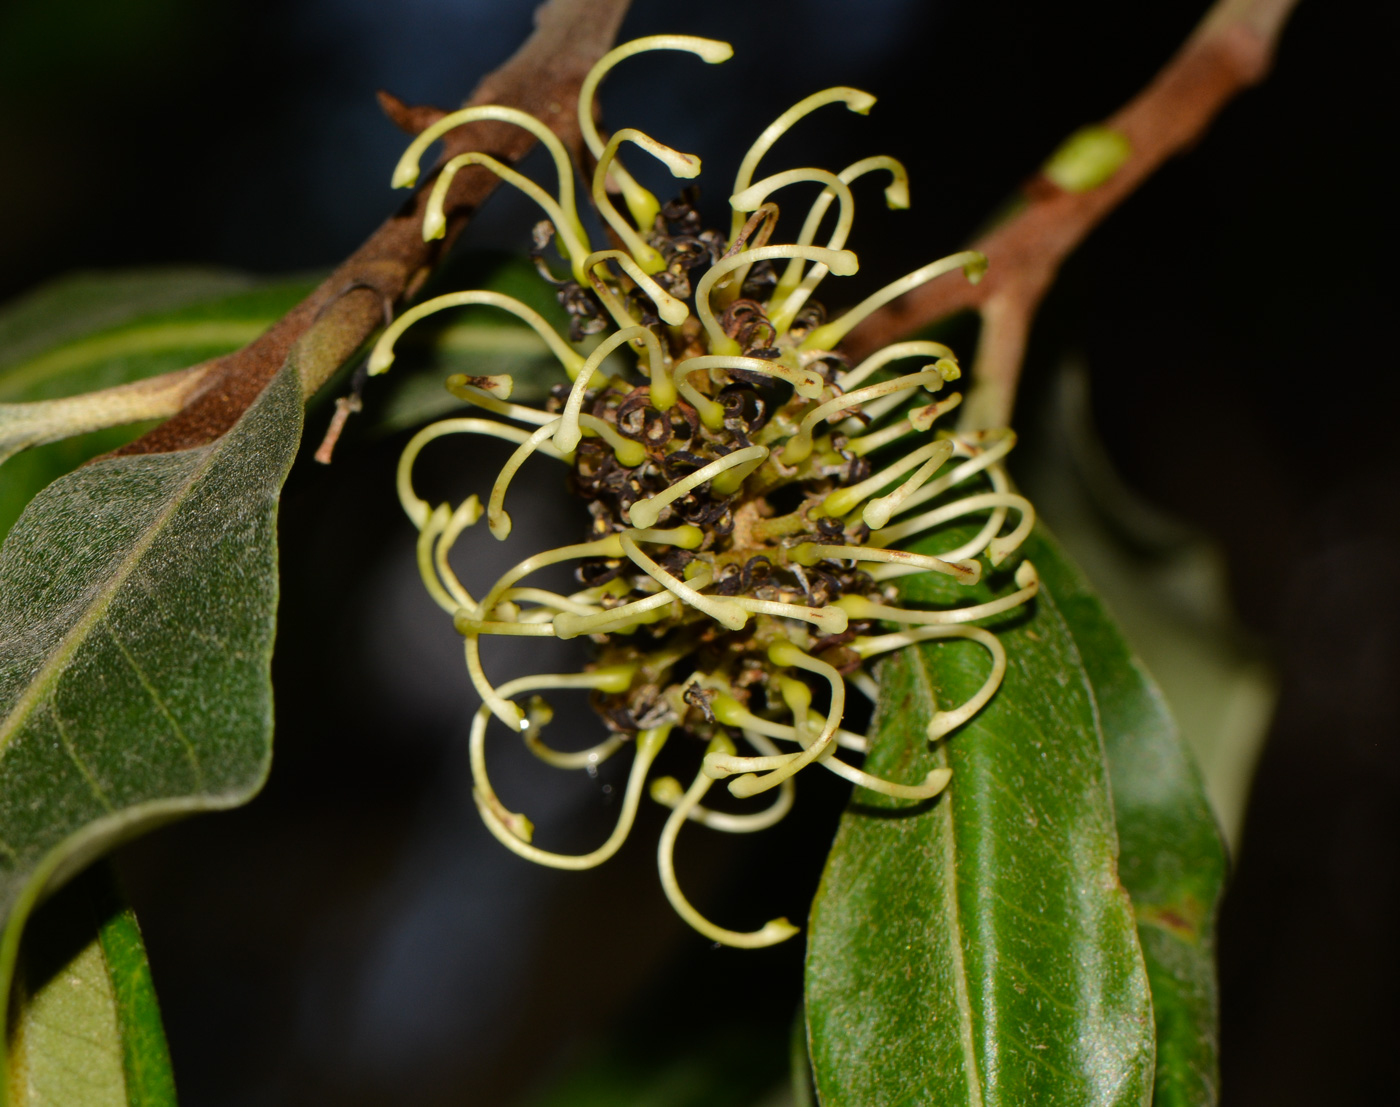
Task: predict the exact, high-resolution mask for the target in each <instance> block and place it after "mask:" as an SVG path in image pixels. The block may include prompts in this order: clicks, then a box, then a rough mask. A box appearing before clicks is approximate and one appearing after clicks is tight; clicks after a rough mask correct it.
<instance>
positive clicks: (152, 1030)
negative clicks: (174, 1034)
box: [9, 865, 175, 1107]
mask: <svg viewBox="0 0 1400 1107" xmlns="http://www.w3.org/2000/svg"><path fill="white" fill-rule="evenodd" d="M14 1010H15V1015H14V1019H13V1022H14V1026H13V1030H12V1031H11V1036H10V1062H11V1067H10V1081H9V1094H10V1103H11V1104H12V1105H13V1107H72V1105H77V1104H81V1105H83V1107H107V1105H111V1107H173V1105H174V1104H175V1081H174V1077H173V1075H172V1073H171V1070H170V1055H169V1052H168V1051H167V1049H166V1044H165V1031H164V1028H163V1027H162V1026H161V1022H160V1008H159V1005H158V1004H157V1002H156V995H155V989H154V987H153V986H152V983H151V971H150V966H149V965H148V964H147V962H146V950H145V946H144V945H143V944H142V941H141V931H140V928H139V927H138V926H137V924H136V916H135V915H134V914H133V913H132V911H131V908H130V907H128V906H126V904H124V903H123V902H122V900H121V898H120V896H119V895H118V893H117V892H116V889H115V886H114V885H113V883H112V881H111V878H110V876H109V875H108V873H107V871H106V867H105V866H101V865H99V866H96V867H94V868H93V869H91V870H89V871H88V872H87V873H85V874H84V875H83V876H82V877H80V878H79V879H77V880H75V881H73V883H72V884H70V885H68V887H66V888H64V890H63V891H62V892H60V893H59V894H58V895H56V896H54V897H53V899H51V900H50V901H49V902H47V903H45V904H44V906H43V907H42V908H40V910H39V912H38V913H37V914H36V916H35V919H34V920H33V925H32V926H31V928H30V930H29V933H28V934H27V935H26V937H25V941H24V943H23V949H22V951H21V954H20V962H19V967H18V971H17V972H16V984H15V1007H14Z"/></svg>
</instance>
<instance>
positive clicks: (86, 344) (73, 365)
mask: <svg viewBox="0 0 1400 1107" xmlns="http://www.w3.org/2000/svg"><path fill="white" fill-rule="evenodd" d="M274 321H275V320H273V319H271V318H267V317H258V318H255V319H247V320H233V319H230V320H200V321H198V322H178V323H156V324H148V325H145V326H137V327H132V328H127V329H124V330H119V331H117V332H115V333H110V334H105V335H99V336H96V337H92V338H82V339H79V340H78V341H76V342H72V343H69V344H68V345H64V346H60V347H59V348H58V349H56V350H50V351H48V352H47V353H43V354H40V355H39V356H37V357H34V358H31V359H30V360H28V361H22V362H20V363H19V364H18V365H15V366H12V367H10V368H6V369H4V370H0V384H3V388H0V393H2V394H3V395H6V396H16V395H19V394H22V393H23V392H25V391H26V390H27V389H30V388H33V387H34V386H35V385H36V384H41V383H43V382H44V381H47V380H51V379H53V378H54V377H56V376H59V375H61V374H63V373H68V372H72V371H73V370H75V369H82V368H84V367H85V366H88V365H92V364H95V363H97V362H100V361H103V360H104V359H107V358H111V357H120V356H124V355H130V354H146V353H153V352H155V353H158V352H162V351H169V350H180V349H185V348H186V347H191V346H228V347H229V348H230V349H237V348H238V347H239V346H242V345H245V344H246V343H248V342H250V341H252V340H253V339H254V338H256V337H257V336H258V335H260V334H261V333H262V332H263V331H264V330H266V329H267V327H268V326H269V325H270V324H271V323H273V322H274Z"/></svg>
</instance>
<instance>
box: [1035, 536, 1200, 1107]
mask: <svg viewBox="0 0 1400 1107" xmlns="http://www.w3.org/2000/svg"><path fill="white" fill-rule="evenodd" d="M1036 566H1037V568H1038V569H1039V570H1040V572H1041V576H1042V578H1043V579H1044V580H1045V583H1046V585H1047V587H1049V588H1050V589H1051V590H1052V591H1053V592H1054V594H1055V597H1056V599H1057V600H1058V602H1059V605H1060V609H1061V611H1062V612H1063V614H1064V618H1065V622H1066V623H1067V624H1068V625H1069V629H1070V632H1071V633H1072V634H1073V635H1074V639H1075V642H1076V644H1077V645H1078V647H1079V653H1080V656H1081V657H1082V658H1083V659H1084V666H1085V669H1086V670H1087V671H1088V674H1089V680H1090V682H1091V683H1092V685H1093V688H1094V695H1095V698H1096V699H1097V701H1098V706H1099V718H1100V721H1101V723H1102V726H1103V733H1104V744H1105V747H1106V749H1107V752H1108V764H1109V773H1110V777H1111V779H1112V784H1113V803H1114V811H1115V813H1116V816H1117V824H1118V842H1119V849H1120V856H1119V860H1118V872H1119V875H1120V877H1121V879H1122V881H1123V885H1124V887H1126V888H1127V889H1128V892H1129V894H1130V895H1131V896H1132V899H1133V907H1134V910H1135V911H1136V913H1137V921H1138V937H1139V940H1140V941H1141V943H1142V950H1143V956H1144V958H1145V960H1146V962H1147V972H1148V976H1149V978H1150V980H1151V982H1152V1005H1153V1014H1154V1016H1155V1019H1156V1023H1157V1078H1156V1095H1155V1099H1154V1103H1155V1105H1156V1107H1210V1105H1213V1104H1215V1103H1216V1102H1217V1101H1218V1099H1219V1071H1218V1065H1219V1061H1218V1046H1219V1030H1218V1020H1217V1000H1216V982H1215V956H1214V953H1215V914H1216V908H1217V905H1218V903H1219V899H1220V892H1221V886H1222V884H1223V882H1224V877H1225V848H1224V846H1223V844H1222V843H1221V840H1220V833H1219V831H1218V829H1217V827H1216V823H1215V818H1214V816H1213V815H1212V814H1211V811H1210V806H1209V803H1208V801H1207V800H1206V795H1205V790H1204V788H1203V787H1202V784H1201V779H1200V774H1199V773H1198V772H1197V770H1196V767H1195V765H1194V764H1193V763H1192V761H1191V758H1190V756H1189V755H1188V754H1187V752H1186V747H1185V745H1184V744H1183V743H1182V741H1181V737H1180V735H1179V734H1178V733H1177V728H1176V723H1175V722H1174V721H1173V720H1172V717H1171V712H1170V711H1168V710H1167V705H1166V701H1165V700H1164V699H1163V697H1162V693H1161V692H1160V690H1159V689H1158V688H1157V686H1156V684H1155V683H1154V682H1153V680H1152V678H1151V677H1150V676H1149V675H1148V674H1147V672H1146V670H1145V669H1144V668H1143V666H1142V664H1141V662H1139V661H1138V659H1137V658H1136V657H1134V656H1133V654H1132V651H1131V650H1130V649H1129V647H1128V644H1127V642H1126V641H1125V640H1124V638H1123V635H1122V633H1121V632H1120V631H1119V630H1118V628H1117V626H1116V625H1115V624H1114V622H1113V620H1112V618H1111V617H1110V616H1109V614H1108V612H1107V611H1106V610H1105V609H1104V606H1103V603H1102V602H1101V601H1100V600H1099V599H1098V597H1097V596H1096V595H1094V593H1093V591H1092V590H1091V589H1090V588H1089V586H1088V585H1087V584H1086V582H1085V581H1084V579H1083V577H1082V576H1081V575H1080V574H1079V573H1078V571H1077V570H1076V569H1075V568H1074V566H1073V565H1072V564H1071V563H1070V562H1069V560H1068V559H1067V558H1066V557H1065V556H1064V554H1063V551H1061V550H1060V549H1059V547H1058V546H1057V545H1056V544H1055V543H1054V542H1053V541H1051V540H1050V539H1049V537H1048V536H1047V535H1045V534H1044V533H1042V534H1041V535H1040V549H1039V550H1038V552H1037V554H1036Z"/></svg>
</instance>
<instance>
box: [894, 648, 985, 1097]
mask: <svg viewBox="0 0 1400 1107" xmlns="http://www.w3.org/2000/svg"><path fill="white" fill-rule="evenodd" d="M909 652H910V653H911V654H912V655H913V657H914V663H915V665H916V666H917V669H916V673H917V676H918V680H919V684H920V686H921V688H922V689H923V691H924V694H925V695H926V697H927V699H928V704H929V713H930V715H932V713H933V712H934V711H935V710H937V708H938V700H937V699H936V698H935V696H934V694H933V678H932V676H931V675H930V674H929V671H928V661H927V659H926V658H925V656H924V649H923V647H921V646H916V647H915V648H914V649H913V650H910V651H909ZM938 754H939V760H940V762H942V763H943V764H944V766H945V767H946V763H947V760H948V755H947V748H946V747H945V746H940V747H939V750H938ZM942 803H943V804H944V806H945V813H944V816H943V823H944V827H945V828H946V831H947V837H946V848H945V849H944V850H942V854H943V882H944V884H945V885H946V888H945V889H944V895H943V902H944V903H945V904H946V905H947V908H946V910H947V917H948V929H949V932H950V941H949V949H950V950H951V956H952V958H953V974H952V975H953V982H954V985H953V992H954V994H955V996H956V997H957V1003H958V1040H959V1041H960V1042H961V1043H962V1051H963V1067H964V1068H965V1069H966V1070H967V1090H968V1101H969V1103H970V1104H971V1107H982V1103H983V1100H982V1073H981V1070H980V1068H979V1066H978V1063H977V1044H976V1041H975V1038H974V1034H973V1027H972V997H971V993H970V991H969V989H968V981H967V964H966V962H965V961H964V960H963V948H962V913H961V910H960V907H959V903H958V882H957V829H956V828H955V827H954V825H953V791H952V789H949V790H948V791H946V792H944V793H943V797H942Z"/></svg>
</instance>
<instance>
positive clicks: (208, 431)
mask: <svg viewBox="0 0 1400 1107" xmlns="http://www.w3.org/2000/svg"><path fill="white" fill-rule="evenodd" d="M629 2H630V0H549V2H548V3H546V4H543V5H542V6H541V7H540V8H539V10H538V11H537V12H536V13H535V31H534V33H533V34H532V35H531V36H530V38H529V39H527V40H526V41H525V44H524V45H523V46H522V47H521V48H520V49H519V50H518V51H517V52H516V54H515V55H514V56H513V57H512V58H511V59H510V60H509V61H507V62H506V63H505V64H504V65H503V66H501V67H500V68H499V69H497V70H496V71H495V72H493V73H491V74H490V75H489V76H487V77H486V78H485V79H484V80H482V82H481V83H480V84H479V85H478V86H477V88H476V90H475V92H473V93H472V95H471V98H470V99H469V100H468V101H467V103H468V104H504V105H507V106H509V107H516V108H520V109H522V110H524V111H528V112H530V113H531V114H533V115H535V116H537V117H539V118H540V119H541V120H543V121H544V122H545V123H546V124H548V126H549V127H550V128H551V129H552V130H553V131H555V132H556V133H557V134H558V135H559V136H560V137H561V138H562V139H563V140H564V143H565V144H566V145H567V146H569V147H571V148H572V149H573V150H574V151H575V152H576V154H577V153H578V151H579V150H580V147H581V145H582V144H581V139H580V136H579V133H578V120H577V117H576V116H575V114H574V105H575V104H576V103H577V99H578V89H579V86H580V84H582V82H583V78H584V76H585V75H586V74H587V72H588V70H589V69H590V68H591V67H592V65H593V63H594V62H596V61H597V60H598V59H599V58H600V57H601V56H602V55H603V54H604V53H605V52H606V51H607V50H608V49H610V48H611V47H612V45H613V40H614V39H615V38H616V36H617V30H618V27H619V26H620V25H621V23H622V17H623V16H624V15H625V14H626V11H627V7H628V4H629ZM388 100H389V101H391V102H389V103H386V104H385V107H386V111H387V112H388V113H389V115H390V118H391V119H393V121H394V122H395V123H397V124H399V125H400V126H405V127H409V128H413V129H418V130H421V129H422V128H424V127H426V126H428V125H429V124H430V123H431V122H433V120H435V119H437V118H439V117H440V116H441V115H442V114H443V113H442V112H441V111H439V110H438V109H434V108H409V107H407V106H405V105H402V104H400V103H399V102H398V101H396V100H393V98H392V97H390V98H388ZM381 101H382V102H383V98H381ZM534 141H535V140H534V138H533V137H532V136H531V135H530V134H529V133H528V132H526V131H523V130H521V129H520V128H518V127H513V126H510V125H509V124H505V123H495V122H480V123H472V124H468V125H466V126H463V127H459V128H456V129H455V130H453V131H451V132H449V133H448V134H447V135H446V136H445V138H444V142H443V146H444V150H443V155H442V158H441V159H440V161H439V163H438V164H439V165H441V164H442V162H443V161H445V160H447V159H448V158H451V157H454V156H456V155H457V154H461V153H466V152H468V151H472V150H478V151H482V152H484V153H488V154H490V155H491V156H493V157H495V158H497V159H499V160H500V161H503V162H505V163H506V164H508V165H509V164H511V163H513V162H516V161H519V160H520V158H522V157H524V155H525V154H526V153H528V152H529V150H530V148H531V147H532V146H533V145H534ZM579 163H580V164H582V159H581V158H579ZM435 177H436V173H433V174H431V175H428V176H427V179H426V180H425V181H424V183H423V184H421V185H420V186H419V188H418V191H417V192H416V193H414V195H413V196H412V197H411V198H410V199H409V200H408V201H407V202H406V203H405V204H404V205H403V206H402V207H401V208H400V209H399V210H398V211H397V212H396V213H395V214H394V215H392V216H390V218H389V219H388V220H386V221H385V222H384V224H383V225H382V226H380V228H379V229H378V230H377V231H375V233H374V234H373V235H372V236H371V237H370V238H369V239H368V240H367V241H366V242H365V244H364V245H363V246H361V247H360V248H359V249H358V250H356V251H355V252H354V253H353V254H351V255H350V257H349V258H347V259H346V260H345V262H344V263H343V264H341V265H340V266H339V267H338V268H337V269H336V270H335V272H333V273H332V274H331V275H330V276H329V277H327V278H326V280H325V281H324V282H323V283H322V284H321V285H320V287H319V288H317V289H316V290H315V291H314V292H313V293H312V294H311V295H310V296H308V297H307V298H306V299H305V300H303V301H302V302H301V303H300V304H299V305H297V307H295V308H293V309H292V311H290V312H289V313H288V314H287V315H285V316H284V317H283V318H282V319H281V320H279V321H278V322H277V323H276V324H274V325H273V326H272V327H271V328H270V329H269V330H267V331H266V332H265V333H264V334H263V335H262V336H261V337H259V338H257V339H256V340H255V341H253V342H252V343H250V344H249V345H247V346H245V347H244V348H243V349H241V350H238V351H236V352H234V353H231V354H228V355H225V356H224V357H220V358H216V359H214V360H212V361H210V362H207V363H205V364H204V365H202V366H199V367H198V369H197V371H198V372H199V373H200V374H201V379H200V382H199V385H198V387H197V388H196V389H194V390H193V391H192V394H191V395H190V397H189V399H188V400H187V401H186V403H185V404H184V406H183V407H182V408H181V410H180V411H179V412H178V414H176V415H174V416H172V417H171V418H170V419H169V420H167V421H166V422H165V423H162V424H161V425H160V426H159V427H156V428H155V429H154V430H152V431H151V432H150V433H149V434H146V435H143V436H142V437H141V438H138V439H137V440H136V441H134V442H132V443H130V444H129V445H127V446H125V447H123V448H122V449H121V450H119V451H118V453H122V454H149V453H166V452H169V451H172V450H183V449H188V448H190V447H192V446H201V445H204V444H205V443H207V442H212V441H213V440H214V439H216V438H218V437H219V436H220V435H221V434H223V433H224V432H225V431H226V430H228V429H229V427H231V426H233V424H234V423H235V422H236V421H237V420H238V417H239V416H240V415H242V414H243V412H244V411H245V410H247V408H248V406H249V405H250V404H251V403H252V402H253V401H254V400H255V399H257V397H258V396H259V395H260V394H261V393H262V390H263V388H264V387H266V385H267V383H268V381H270V380H271V379H272V378H273V376H274V375H275V374H276V373H277V371H278V370H279V369H280V368H281V367H282V365H283V364H284V363H285V362H286V360H287V358H288V357H289V356H295V357H296V361H297V365H298V369H299V371H300V373H301V377H302V387H303V391H304V392H305V394H306V395H308V396H310V395H311V394H312V393H313V392H315V391H316V390H317V389H318V388H319V387H320V386H321V385H322V384H324V383H325V382H326V380H327V379H328V378H329V377H330V376H331V375H332V374H333V373H334V372H335V371H336V370H337V369H338V368H339V367H340V366H341V365H343V364H344V363H345V361H346V360H347V359H348V358H349V357H350V356H351V355H352V354H353V353H354V352H355V351H356V350H357V349H359V348H360V346H362V345H363V344H364V342H365V341H366V340H367V339H368V338H369V337H370V336H371V335H372V334H373V333H374V332H375V331H376V330H377V329H378V328H379V327H380V326H381V325H382V324H383V321H384V313H385V305H386V304H387V305H391V306H392V305H397V304H398V303H399V302H401V301H402V300H404V299H407V298H409V297H411V296H412V295H413V294H414V293H415V292H416V291H417V290H418V289H419V288H420V287H421V286H422V284H423V281H424V280H426V279H427V277H428V275H429V274H430V273H431V271H432V269H433V267H434V266H435V265H436V264H437V263H438V262H439V261H440V260H441V258H442V256H443V254H444V253H445V251H446V249H447V247H448V245H450V244H451V242H452V241H453V239H454V238H455V237H456V235H457V234H459V233H460V232H461V230H462V228H463V227H464V226H465V225H466V223H467V221H468V220H469V219H470V218H471V216H472V215H473V214H474V213H475V211H476V209H477V208H478V207H479V206H480V205H481V203H482V201H484V200H485V199H486V198H487V196H489V195H490V194H491V193H492V192H493V191H494V190H495V189H496V187H497V185H498V184H499V183H500V182H499V179H498V178H497V177H496V176H495V175H494V174H492V173H490V172H489V171H488V170H485V169H483V168H481V167H480V166H471V167H469V168H468V169H467V170H465V171H463V172H461V173H459V174H458V175H457V178H456V180H454V181H453V184H452V189H451V191H450V192H449V194H448V200H447V204H446V206H445V207H446V211H447V214H448V230H447V236H446V237H445V238H444V239H439V240H437V241H434V242H427V243H425V242H424V241H423V238H422V234H421V227H422V224H423V210H424V208H425V207H426V206H427V201H428V193H429V192H430V190H431V186H432V183H433V180H434V178H435Z"/></svg>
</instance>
